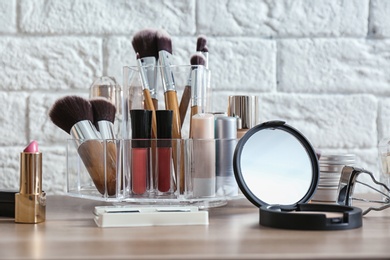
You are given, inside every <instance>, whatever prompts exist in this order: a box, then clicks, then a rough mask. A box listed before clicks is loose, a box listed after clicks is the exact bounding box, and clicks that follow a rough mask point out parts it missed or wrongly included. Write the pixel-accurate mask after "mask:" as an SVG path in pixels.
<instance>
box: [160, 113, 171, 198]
mask: <svg viewBox="0 0 390 260" xmlns="http://www.w3.org/2000/svg"><path fill="white" fill-rule="evenodd" d="M172 115H173V111H172V110H157V111H156V120H157V138H158V140H157V189H158V191H159V192H162V193H165V192H169V191H170V190H171V180H172V167H171V166H172Z"/></svg>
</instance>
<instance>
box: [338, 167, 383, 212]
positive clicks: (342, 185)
mask: <svg viewBox="0 0 390 260" xmlns="http://www.w3.org/2000/svg"><path fill="white" fill-rule="evenodd" d="M361 174H365V175H368V176H369V177H370V178H371V180H372V181H373V183H375V184H377V185H379V186H380V187H381V188H383V189H384V190H385V191H386V192H387V193H388V194H390V188H389V187H388V186H387V185H385V184H384V183H382V182H379V181H377V180H376V179H375V177H374V175H373V174H372V173H371V172H369V171H367V170H365V169H361V168H356V167H352V166H344V168H343V169H342V171H341V176H340V182H339V188H338V199H337V203H338V204H340V205H346V206H352V204H353V201H359V202H364V203H376V204H378V205H379V206H378V207H372V206H371V205H370V206H369V207H368V208H367V209H366V210H364V211H363V215H366V214H367V213H368V212H370V211H371V210H374V211H381V210H384V209H387V208H389V207H390V196H389V195H388V194H386V193H385V192H383V191H381V190H380V189H378V188H375V187H373V186H371V185H369V184H367V183H364V182H361V181H359V180H358V179H357V178H358V176H359V175H361ZM356 183H358V184H361V185H363V186H366V187H368V188H370V189H372V190H374V191H376V192H378V193H379V194H381V195H382V196H383V198H384V199H383V200H371V199H364V198H357V197H354V194H353V193H354V188H355V185H356Z"/></svg>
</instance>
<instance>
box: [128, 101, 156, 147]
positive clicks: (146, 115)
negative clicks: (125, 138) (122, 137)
mask: <svg viewBox="0 0 390 260" xmlns="http://www.w3.org/2000/svg"><path fill="white" fill-rule="evenodd" d="M130 119H131V131H132V139H150V138H151V136H152V111H151V110H144V109H133V110H130ZM132 146H133V147H139V148H140V147H150V141H149V140H143V141H141V140H140V141H133V142H132Z"/></svg>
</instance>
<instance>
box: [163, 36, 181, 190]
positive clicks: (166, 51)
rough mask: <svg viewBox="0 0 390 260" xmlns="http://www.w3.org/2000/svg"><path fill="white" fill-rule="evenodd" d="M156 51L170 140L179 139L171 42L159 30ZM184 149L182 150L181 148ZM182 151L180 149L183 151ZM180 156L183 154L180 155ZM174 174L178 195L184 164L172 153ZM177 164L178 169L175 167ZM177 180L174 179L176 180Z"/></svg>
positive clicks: (178, 115)
mask: <svg viewBox="0 0 390 260" xmlns="http://www.w3.org/2000/svg"><path fill="white" fill-rule="evenodd" d="M157 49H158V57H159V64H160V71H161V78H162V81H163V86H164V99H165V109H166V110H172V138H173V139H181V121H180V114H179V104H178V100H177V93H176V86H175V79H174V77H173V72H172V69H171V61H170V60H171V58H172V41H171V37H170V36H169V34H168V33H167V32H166V31H164V30H159V31H158V32H157ZM175 146H176V143H174V144H173V151H176V149H177V147H175ZM183 149H184V148H183ZM183 149H181V150H182V151H183ZM180 154H181V155H183V154H184V151H183V153H180ZM172 157H173V162H174V168H175V174H176V175H177V174H178V169H179V171H180V193H181V194H182V193H183V192H184V184H185V181H184V163H183V160H184V158H182V160H179V158H177V153H176V152H173V154H172ZM178 163H179V168H178V167H177V166H178ZM178 179H179V178H177V177H176V180H178Z"/></svg>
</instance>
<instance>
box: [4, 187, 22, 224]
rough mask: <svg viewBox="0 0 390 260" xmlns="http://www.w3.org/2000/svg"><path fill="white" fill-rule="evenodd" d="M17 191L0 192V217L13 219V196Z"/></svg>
mask: <svg viewBox="0 0 390 260" xmlns="http://www.w3.org/2000/svg"><path fill="white" fill-rule="evenodd" d="M16 193H18V191H4V190H2V191H0V217H9V218H14V217H15V194H16Z"/></svg>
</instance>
